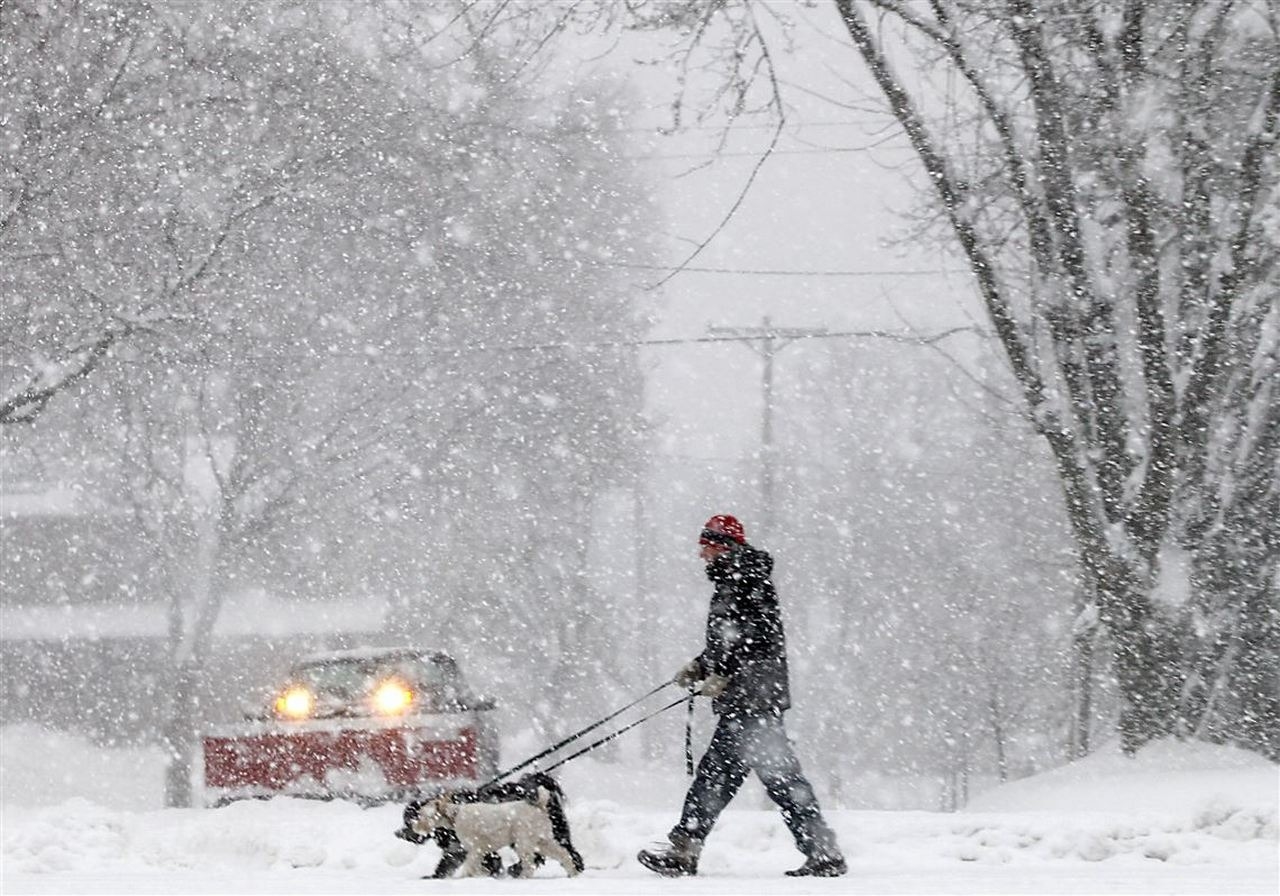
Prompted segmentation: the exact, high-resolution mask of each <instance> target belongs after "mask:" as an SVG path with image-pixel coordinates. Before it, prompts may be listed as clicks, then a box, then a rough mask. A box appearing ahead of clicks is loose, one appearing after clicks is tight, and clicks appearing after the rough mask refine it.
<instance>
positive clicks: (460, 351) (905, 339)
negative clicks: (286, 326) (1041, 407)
mask: <svg viewBox="0 0 1280 896" xmlns="http://www.w3.org/2000/svg"><path fill="white" fill-rule="evenodd" d="M962 333H973V334H975V335H978V336H982V337H986V336H988V335H989V334H988V333H987V332H986V331H985V330H982V329H979V328H978V327H973V326H962V327H951V328H949V329H945V330H939V331H936V332H934V333H914V332H909V331H907V332H904V331H895V330H844V331H839V332H829V331H826V330H806V331H795V330H779V331H777V332H776V333H774V334H773V335H770V333H768V332H765V331H763V330H761V331H759V332H758V333H741V334H737V333H735V334H726V333H712V334H708V335H706V336H672V337H669V338H663V339H601V340H592V341H589V342H564V341H561V342H530V343H516V344H511V345H486V344H484V343H477V344H471V345H467V346H464V347H461V348H451V349H444V348H437V349H433V350H431V353H432V354H436V355H455V356H456V355H467V354H479V353H484V352H498V353H501V352H510V353H520V352H538V351H551V350H564V349H592V348H643V347H646V346H669V345H699V344H711V343H717V342H759V341H762V340H769V339H773V338H777V337H778V336H779V335H782V336H785V337H786V338H787V339H791V340H798V339H885V340H888V341H890V342H899V343H902V344H904V345H932V344H934V343H936V342H941V341H943V340H944V339H948V338H950V337H952V336H956V335H960V334H962ZM237 357H239V358H244V359H248V360H253V361H273V360H284V359H303V360H321V359H324V358H360V359H363V360H365V361H377V360H379V359H383V358H405V357H410V354H409V353H407V352H389V351H379V350H375V351H323V350H321V351H317V352H315V353H314V354H310V355H300V354H297V353H289V354H284V353H279V354H275V355H270V356H268V355H238V356H237ZM116 363H125V364H146V363H148V362H146V361H143V360H130V361H125V360H123V359H117V361H116Z"/></svg>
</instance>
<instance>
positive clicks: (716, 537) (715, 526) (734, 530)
mask: <svg viewBox="0 0 1280 896" xmlns="http://www.w3.org/2000/svg"><path fill="white" fill-rule="evenodd" d="M735 542H736V543H738V544H746V543H747V533H746V532H745V531H744V530H743V528H742V523H740V522H738V518H737V517H734V516H729V514H727V513H717V514H716V515H715V516H713V517H712V518H711V519H709V520H707V521H706V522H705V523H704V524H703V525H702V534H700V535H699V536H698V544H733V543H735Z"/></svg>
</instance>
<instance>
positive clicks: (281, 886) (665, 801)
mask: <svg viewBox="0 0 1280 896" xmlns="http://www.w3.org/2000/svg"><path fill="white" fill-rule="evenodd" d="M0 748H2V749H0V799H2V805H0V826H2V828H3V854H2V861H3V864H2V865H0V891H2V892H4V893H131V894H132V893H175V894H184V893H307V894H318V893H428V892H430V893H493V892H498V893H512V892H521V893H659V892H661V893H672V892H680V893H689V894H708V893H724V894H728V893H766V892H767V893H778V894H789V893H1037V894H1039V893H1269V894H1275V893H1277V892H1280V853H1278V851H1277V803H1278V802H1280V770H1278V769H1277V767H1276V766H1275V765H1272V764H1270V763H1268V762H1266V761H1265V760H1263V759H1261V758H1259V757H1257V756H1254V755H1251V754H1248V753H1245V752H1242V751H1239V750H1233V749H1228V748H1222V747H1212V746H1208V745H1204V744H1186V743H1159V744H1154V745H1152V746H1150V747H1148V748H1147V749H1145V750H1143V751H1142V752H1141V753H1140V754H1139V755H1138V756H1137V757H1136V758H1134V759H1126V758H1124V757H1122V756H1120V755H1118V754H1117V753H1116V752H1114V750H1103V751H1100V752H1099V753H1097V754H1095V755H1093V756H1091V757H1089V758H1088V759H1086V760H1084V761H1081V762H1079V763H1076V764H1074V765H1072V766H1068V767H1066V768H1062V769H1057V770H1055V771H1052V772H1049V773H1047V774H1043V775H1039V776H1037V777H1034V778H1029V779H1026V780H1022V781H1017V782H1014V783H1011V784H1009V785H1007V786H1005V787H1001V788H997V789H995V790H992V791H988V792H987V793H984V794H981V795H980V796H978V797H977V798H976V799H974V800H973V802H972V803H971V804H970V807H969V808H968V810H966V811H964V812H959V813H955V814H942V813H932V812H915V811H912V812H884V811H832V812H830V813H829V815H830V817H831V820H832V823H833V824H834V825H835V827H836V829H837V832H838V834H839V836H840V840H841V842H842V843H843V845H844V847H845V849H846V850H847V853H848V856H849V860H850V862H849V865H850V867H849V874H848V876H847V877H844V878H839V879H835V880H793V879H790V878H786V877H783V876H782V872H783V871H784V870H785V869H787V868H790V867H793V866H794V865H796V864H798V862H799V859H800V856H799V855H798V854H797V853H796V852H795V849H794V847H793V846H792V845H791V842H790V837H789V836H788V834H787V832H786V829H785V828H784V827H783V825H782V822H781V820H780V818H779V817H778V814H777V813H776V812H774V811H762V810H759V809H756V808H736V807H735V808H731V809H730V810H729V811H728V812H727V813H726V814H725V816H724V817H723V820H722V821H721V824H720V826H719V827H718V828H717V829H716V831H715V833H714V834H713V836H712V839H711V840H710V841H709V843H708V845H707V849H706V852H705V853H704V857H703V868H702V872H703V873H702V874H701V875H700V876H699V877H698V878H696V879H691V880H681V881H668V880H663V879H660V878H656V877H653V876H651V875H649V874H648V873H647V872H645V871H644V870H643V869H642V868H640V866H639V865H637V864H636V862H635V860H634V854H635V852H636V850H637V849H639V848H641V847H643V846H645V845H646V844H648V843H650V842H652V841H655V840H657V839H659V838H660V837H661V835H662V833H663V832H664V831H665V830H666V829H667V828H668V827H669V826H670V824H671V822H672V820H673V818H674V816H675V813H676V811H677V809H678V806H679V800H680V796H681V793H682V788H683V786H684V783H685V780H684V778H683V776H682V774H681V770H680V769H679V768H670V767H663V768H642V767H628V768H624V767H619V766H614V765H606V764H603V763H596V762H593V761H591V759H590V757H586V758H585V759H583V760H579V761H577V762H575V763H573V764H571V765H569V766H566V768H565V769H564V772H565V774H564V775H563V777H562V781H563V783H564V786H565V789H566V791H567V792H568V794H569V796H570V799H571V804H570V807H569V815H570V821H571V824H572V826H573V833H574V838H575V840H576V841H577V845H578V848H579V849H580V851H581V852H582V853H583V855H584V856H585V857H586V860H587V864H588V866H589V867H588V870H587V872H586V873H585V874H584V875H583V876H582V877H580V878H578V879H577V880H574V881H569V880H566V879H564V877H563V872H561V871H560V869H559V868H557V867H552V868H543V869H542V870H541V871H540V872H539V876H538V877H537V878H535V879H534V880H529V881H513V880H497V881H494V880H487V879H486V880H469V881H432V880H422V879H421V878H422V876H423V875H425V874H428V873H429V872H430V870H431V869H432V867H433V866H434V864H435V860H436V858H437V856H438V851H437V850H436V848H435V847H434V846H423V847H418V846H412V845H410V844H408V843H405V842H403V841H401V840H397V839H395V838H394V837H393V836H392V835H391V832H392V831H393V830H394V829H395V828H396V827H398V825H399V813H400V809H399V807H398V806H381V807H377V808H373V809H360V808H358V807H356V806H353V805H350V804H346V803H336V802H335V803H323V802H312V801H302V800H274V801H270V802H251V803H238V804H234V805H231V806H227V807H225V808H222V809H214V810H201V809H189V810H183V809H159V808H155V806H157V805H158V804H159V798H160V797H159V794H160V780H161V778H160V768H161V758H160V756H159V754H158V752H156V751H155V750H103V749H97V748H94V747H92V746H90V745H88V744H86V743H85V742H83V741H81V740H78V739H75V738H70V737H66V736H62V735H53V734H49V733H46V732H42V731H40V730H38V729H34V728H30V727H25V726H24V727H8V728H5V729H3V730H0ZM740 802H741V803H743V804H745V805H746V806H755V805H758V803H756V802H755V800H754V799H753V797H752V796H746V798H745V799H743V798H740Z"/></svg>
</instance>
